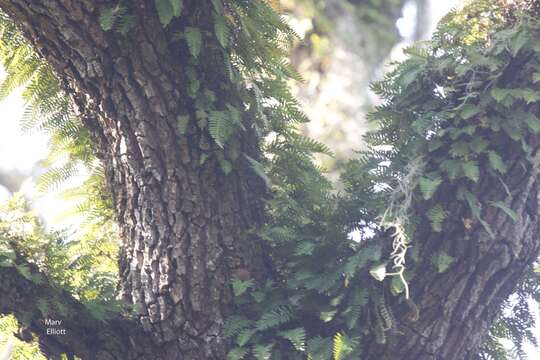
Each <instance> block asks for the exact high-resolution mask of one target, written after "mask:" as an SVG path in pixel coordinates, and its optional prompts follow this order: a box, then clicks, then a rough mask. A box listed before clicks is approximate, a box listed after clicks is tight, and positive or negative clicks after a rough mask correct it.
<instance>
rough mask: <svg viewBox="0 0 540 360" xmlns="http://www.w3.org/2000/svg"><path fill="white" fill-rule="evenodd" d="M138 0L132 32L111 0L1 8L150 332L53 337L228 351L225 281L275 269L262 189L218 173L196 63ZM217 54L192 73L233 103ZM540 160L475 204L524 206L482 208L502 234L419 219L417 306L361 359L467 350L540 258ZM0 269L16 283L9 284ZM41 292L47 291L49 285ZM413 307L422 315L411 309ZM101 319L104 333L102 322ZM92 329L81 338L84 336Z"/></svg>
mask: <svg viewBox="0 0 540 360" xmlns="http://www.w3.org/2000/svg"><path fill="white" fill-rule="evenodd" d="M197 2H198V0H197V1H195V0H193V1H186V0H185V1H184V13H185V14H196V16H195V15H193V19H190V17H189V15H185V16H186V19H187V20H186V21H193V22H197V24H202V25H201V26H204V24H205V21H206V20H205V19H207V18H208V17H209V16H210V15H209V14H208V13H206V12H205V6H200V5H197ZM133 3H134V5H133V7H132V10H133V11H135V13H136V14H137V16H138V18H139V19H140V22H139V24H138V25H137V26H135V27H134V28H133V29H131V30H130V32H129V33H128V34H127V35H126V36H123V35H121V34H119V33H115V32H105V31H103V30H102V28H101V27H100V25H99V22H98V17H99V10H100V8H101V6H104V5H111V3H110V2H108V1H91V0H79V1H75V0H46V1H45V0H42V1H37V0H10V1H7V0H0V8H2V9H3V10H4V11H5V12H6V13H8V14H9V15H10V16H11V18H12V19H13V20H14V21H15V22H16V23H17V24H19V25H20V27H21V29H22V31H23V32H24V33H25V34H26V36H27V37H28V39H29V40H30V41H31V42H32V43H33V44H34V45H35V46H36V48H37V49H38V50H39V51H40V52H41V54H42V55H43V56H44V57H45V58H46V59H47V60H48V61H49V62H50V64H51V65H52V66H53V67H54V69H55V70H56V72H57V74H58V76H59V77H60V79H61V81H62V84H63V86H64V88H65V90H66V91H67V92H68V93H69V94H70V95H71V96H72V97H73V100H74V102H75V104H76V105H77V107H78V110H79V112H80V115H81V117H82V119H83V121H84V122H85V125H86V126H87V127H88V128H89V129H90V130H91V131H92V132H93V134H94V136H95V143H96V151H97V152H98V154H99V156H100V158H101V159H102V161H103V163H104V164H105V167H106V175H107V179H108V183H109V189H110V192H111V193H112V195H113V200H114V205H115V208H116V212H117V216H118V222H119V224H120V228H121V232H122V239H123V243H122V244H121V253H120V269H121V274H120V275H121V283H122V294H123V297H124V299H125V301H126V302H128V303H130V304H132V305H133V309H134V311H135V312H136V314H137V315H136V317H137V318H136V322H137V323H139V324H140V325H141V326H142V328H143V329H144V332H145V334H147V335H148V339H147V338H145V337H144V336H140V333H139V332H138V330H137V328H136V327H135V326H132V328H133V329H130V325H132V323H130V322H125V323H122V324H124V325H122V326H121V327H114V326H109V325H110V324H109V325H106V324H104V325H103V326H107V328H106V330H107V332H105V334H107V337H111V338H115V337H118V339H121V338H122V336H124V337H125V336H126V335H125V333H126V332H127V333H128V335H127V339H128V340H127V342H122V341H120V340H118V343H119V344H121V345H118V346H117V347H115V349H114V350H113V351H109V352H107V353H105V352H98V353H96V352H85V350H84V348H81V349H76V348H75V346H70V345H69V344H68V343H66V339H65V338H61V337H58V338H57V339H55V341H57V342H58V343H59V344H58V346H60V347H62V346H63V348H64V349H67V350H64V351H68V350H69V352H74V353H75V354H76V355H78V356H80V357H82V358H83V359H85V360H86V359H98V360H100V359H112V358H114V359H130V360H131V359H133V360H134V359H143V360H147V359H148V360H149V359H163V360H166V359H184V360H203V359H205V360H206V359H215V360H223V359H225V358H226V352H227V348H228V344H227V342H226V340H225V339H224V337H223V336H222V333H221V329H222V325H223V322H224V318H225V317H226V316H227V314H228V313H229V312H230V311H231V309H232V295H231V290H230V280H231V278H232V277H233V276H234V273H235V271H237V270H242V273H243V274H245V273H246V272H248V273H249V274H252V275H250V276H253V277H255V278H258V279H262V277H263V276H264V275H265V274H268V271H267V269H265V267H264V258H263V255H262V253H263V251H262V249H261V247H262V245H261V244H260V243H259V242H258V241H257V239H252V238H249V237H248V236H247V235H246V233H248V232H246V230H249V229H251V228H253V227H255V226H257V225H258V224H259V223H260V222H261V221H262V216H263V215H262V205H261V203H262V201H261V199H262V197H263V195H264V187H263V184H262V183H261V181H260V180H259V179H258V178H257V177H256V175H255V174H252V173H251V170H250V169H249V168H248V164H246V162H245V161H242V160H241V159H240V160H238V161H237V163H235V164H234V167H233V171H232V172H231V173H230V174H229V175H226V174H225V173H224V172H223V171H222V166H220V164H219V161H218V160H217V159H216V157H215V156H213V152H214V151H215V150H216V148H215V144H213V143H212V141H211V140H210V139H209V136H208V134H207V133H205V132H203V131H202V130H200V129H199V128H198V127H197V126H196V125H195V114H194V113H195V111H196V110H195V109H196V106H195V104H194V99H192V98H191V97H190V96H189V90H188V87H189V86H188V85H189V79H188V77H187V75H186V69H187V68H189V67H192V66H193V65H192V64H191V63H190V61H189V60H188V56H189V55H188V54H186V53H185V51H184V52H183V50H182V49H178V48H177V47H175V46H173V45H171V44H172V43H173V41H172V38H173V35H174V28H172V29H169V28H166V29H164V28H163V27H162V25H161V24H160V22H159V20H158V16H157V14H156V11H155V7H154V1H153V0H152V1H150V0H148V1H143V0H140V1H136V2H135V1H134V2H133ZM206 5H207V6H210V4H209V3H208V4H206ZM216 61H217V62H218V63H219V55H218V54H213V53H211V50H209V49H206V48H203V50H202V53H201V55H200V56H199V62H200V65H199V67H200V68H199V69H196V70H195V71H197V70H200V71H201V73H202V74H203V75H204V81H205V82H204V85H205V86H208V89H210V90H213V91H214V93H215V94H217V96H219V97H226V100H227V102H233V103H237V104H240V103H241V101H240V99H239V94H238V93H235V91H233V90H230V89H229V90H230V91H222V89H220V88H214V87H213V85H212V84H220V83H221V82H220V81H219V79H221V77H223V76H226V75H223V74H222V73H221V72H220V67H219V66H218V65H216ZM208 79H211V80H208ZM216 79H217V80H216ZM178 115H187V116H189V117H190V118H191V120H192V121H190V122H189V124H188V128H187V131H185V132H184V131H179V129H178V128H177V117H178ZM249 121H250V119H248V118H246V119H244V122H245V124H246V128H247V129H248V130H246V132H245V133H243V134H242V135H241V136H242V139H241V140H242V141H241V144H242V151H243V152H244V153H245V154H248V155H250V156H251V157H255V158H257V156H258V151H259V150H258V147H257V142H258V140H257V136H255V134H253V133H251V130H250V129H251V127H250V126H249ZM537 147H538V146H537ZM206 158H208V160H206V161H205V159H206ZM537 160H538V157H537ZM539 163H540V161H536V162H535V165H534V166H531V165H530V164H529V163H526V161H525V159H515V162H514V166H513V167H512V170H511V171H510V173H509V175H508V176H507V177H506V178H505V179H504V181H505V182H506V184H508V187H509V188H511V189H516V192H515V193H514V194H512V196H510V195H505V191H504V189H503V187H502V185H501V184H500V183H498V182H492V183H488V182H484V183H482V184H480V185H479V187H478V193H479V199H480V200H481V201H484V202H485V201H487V200H501V199H504V200H506V201H507V204H508V205H510V206H511V208H512V209H513V210H514V211H515V212H517V213H518V214H519V216H520V218H519V220H518V221H517V222H516V223H513V222H512V221H511V220H510V219H509V218H508V217H505V216H504V215H503V214H502V213H501V211H494V210H493V209H488V210H486V211H485V212H484V214H483V216H484V219H485V220H486V221H488V222H489V223H490V224H491V225H492V227H493V232H494V233H495V234H496V236H495V238H493V239H492V238H490V237H489V236H488V235H487V234H486V233H485V232H484V231H483V229H482V227H481V225H479V224H473V226H472V227H471V228H470V229H469V228H465V227H464V226H463V223H462V221H461V217H460V215H461V214H463V213H464V210H463V209H460V208H457V209H453V211H452V214H455V215H454V216H455V220H454V223H453V228H452V231H447V232H446V233H444V234H433V233H432V232H431V231H430V230H429V225H427V224H425V225H424V229H425V230H424V231H422V230H421V231H420V233H419V234H418V241H419V242H421V243H422V244H423V250H422V251H423V253H422V254H421V258H423V259H424V261H423V262H422V263H421V265H419V268H418V269H417V271H416V273H417V274H418V275H417V277H416V278H415V279H414V281H413V283H412V284H413V287H412V289H411V294H412V301H413V302H414V304H415V305H411V304H410V303H409V305H408V306H407V305H405V304H393V305H394V306H395V308H396V309H397V311H396V313H397V317H398V321H399V324H400V328H399V329H397V330H399V331H400V332H401V333H402V334H401V335H399V336H396V338H395V340H393V341H392V342H390V343H388V344H385V345H377V344H375V343H374V342H373V344H370V345H369V346H367V349H366V358H367V359H411V360H412V359H444V360H454V359H463V358H472V357H473V356H474V353H475V350H476V348H477V346H478V345H479V342H480V339H481V336H482V335H483V334H485V332H486V330H487V328H488V327H489V325H490V324H491V322H492V321H493V318H494V316H495V313H496V311H497V310H498V307H499V305H500V304H501V302H502V301H503V300H504V299H506V297H507V296H508V295H509V294H510V293H511V291H512V289H513V287H514V286H515V284H516V282H517V279H519V277H520V276H521V275H522V274H523V272H524V270H525V269H526V268H527V266H528V265H529V264H530V263H531V262H532V261H534V259H535V258H536V256H537V255H538V252H539V247H540V243H539V241H538V237H537V235H536V234H537V233H538V230H539V224H540V218H539V215H538V214H539V212H538V208H537V207H538V198H537V196H538V190H539V186H540V184H539V183H538V181H537V177H538V171H539V166H538V165H539ZM501 189H503V190H501ZM418 212H419V213H422V209H418ZM420 229H422V226H420ZM443 244H446V245H448V244H451V247H450V248H449V249H445V250H446V251H447V252H448V253H449V254H450V255H452V256H453V257H455V258H456V259H458V261H456V263H454V264H453V265H452V267H451V268H450V271H447V272H444V273H442V274H439V273H436V272H434V271H433V269H432V268H431V267H430V266H431V265H430V258H431V255H432V254H433V253H434V251H435V250H437V249H438V248H439V246H442V245H443ZM422 256H423V257H422ZM244 269H245V270H247V271H244ZM3 279H8V280H9V279H11V280H12V281H15V282H14V283H13V285H9V284H11V283H8V285H6V284H4V283H3V281H4V280H3ZM11 280H10V281H11ZM21 281H22V279H20V278H18V277H17V275H16V273H7V272H6V271H5V270H2V272H0V283H1V285H0V287H1V288H2V289H5V288H6V286H7V288H10V286H13V287H15V288H14V289H16V290H18V292H14V293H13V294H14V295H13V297H11V298H10V297H9V296H8V297H7V298H4V297H2V300H1V301H0V311H2V312H4V311H8V312H9V311H11V312H16V311H17V310H16V309H17V307H18V306H23V304H26V305H24V306H27V307H29V308H31V307H32V304H31V302H29V301H23V300H16V298H17V296H22V297H24V298H25V299H26V300H27V299H29V298H30V296H32V294H34V293H32V292H30V293H26V292H25V291H24V289H22V288H20V287H17V284H20V283H21ZM6 282H7V280H6ZM24 284H26V283H24ZM29 286H30V285H29ZM36 291H38V292H41V291H43V292H44V293H45V294H48V292H47V291H50V289H45V288H41V289H40V288H38V289H36ZM51 291H52V290H51ZM4 299H8V300H7V301H6V302H3V301H4ZM10 304H14V306H15V307H13V305H10ZM8 305H9V306H8ZM74 306H75V305H74ZM411 308H413V309H415V310H418V315H419V317H416V316H410V315H411ZM74 309H75V311H76V313H77V310H76V308H75V307H74ZM413 315H416V314H413ZM75 320H76V321H73V322H70V324H72V326H73V327H74V329H77V328H79V327H78V326H77V325H80V329H83V330H84V329H85V326H86V324H85V322H86V319H84V318H81V319H79V320H78V321H77V319H75ZM414 320H416V321H414ZM126 321H127V320H126ZM126 324H127V326H126ZM95 326H96V328H97V330H95V329H94V330H95V331H97V332H98V333H99V331H100V330H99V329H100V326H101V325H100V324H95ZM36 329H38V330H39V327H38V326H37V325H36ZM94 330H92V331H94ZM74 331H75V330H74ZM86 333H87V332H85V331H81V332H80V334H81V337H82V338H83V341H84V342H86V341H87V339H88V338H87V337H86V336H85V334H86ZM122 334H124V335H122ZM45 336H46V335H45ZM115 340H116V338H115ZM74 341H75V340H74ZM88 341H90V340H88ZM150 342H151V345H150ZM89 343H90V345H88V344H89ZM89 343H88V342H86V346H87V348H92V342H91V341H90V342H89ZM126 344H127V345H126ZM97 348H99V346H97Z"/></svg>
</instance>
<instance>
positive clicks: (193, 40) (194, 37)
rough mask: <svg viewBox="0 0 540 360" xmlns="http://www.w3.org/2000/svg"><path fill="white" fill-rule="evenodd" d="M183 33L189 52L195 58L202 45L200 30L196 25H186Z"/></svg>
mask: <svg viewBox="0 0 540 360" xmlns="http://www.w3.org/2000/svg"><path fill="white" fill-rule="evenodd" d="M184 35H185V37H186V42H187V45H188V48H189V52H190V53H191V55H192V56H193V57H194V58H197V57H198V56H199V54H200V52H201V46H202V34H201V31H200V30H199V29H198V28H196V27H191V26H188V27H186V30H184Z"/></svg>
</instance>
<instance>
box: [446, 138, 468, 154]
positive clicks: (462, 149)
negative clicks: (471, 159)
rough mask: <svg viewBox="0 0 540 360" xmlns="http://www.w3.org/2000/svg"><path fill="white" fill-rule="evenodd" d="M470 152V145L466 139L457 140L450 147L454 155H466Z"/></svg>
mask: <svg viewBox="0 0 540 360" xmlns="http://www.w3.org/2000/svg"><path fill="white" fill-rule="evenodd" d="M470 152H471V151H470V150H469V145H468V144H467V143H466V142H464V141H457V142H455V143H453V144H452V147H451V148H450V154H451V155H452V156H453V157H464V156H466V155H468V154H469V153H470Z"/></svg>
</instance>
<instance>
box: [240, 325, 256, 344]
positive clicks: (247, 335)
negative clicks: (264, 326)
mask: <svg viewBox="0 0 540 360" xmlns="http://www.w3.org/2000/svg"><path fill="white" fill-rule="evenodd" d="M256 332H257V330H255V329H244V330H242V331H240V333H239V334H238V336H237V337H236V343H237V344H238V346H240V347H243V346H244V345H246V344H247V343H248V342H249V340H250V339H251V338H252V337H253V335H255V333H256Z"/></svg>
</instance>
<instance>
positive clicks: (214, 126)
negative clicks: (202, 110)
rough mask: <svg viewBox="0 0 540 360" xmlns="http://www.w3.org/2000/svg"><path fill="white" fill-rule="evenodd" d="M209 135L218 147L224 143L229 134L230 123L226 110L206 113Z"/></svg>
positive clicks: (230, 129)
mask: <svg viewBox="0 0 540 360" xmlns="http://www.w3.org/2000/svg"><path fill="white" fill-rule="evenodd" d="M208 120H209V127H208V131H209V132H210V135H211V136H212V138H213V139H214V141H215V142H216V144H218V145H219V146H220V147H222V148H223V147H224V145H225V143H226V142H227V140H228V139H229V137H230V136H231V131H232V125H231V122H230V118H229V114H228V112H227V111H211V112H210V114H209V115H208Z"/></svg>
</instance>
